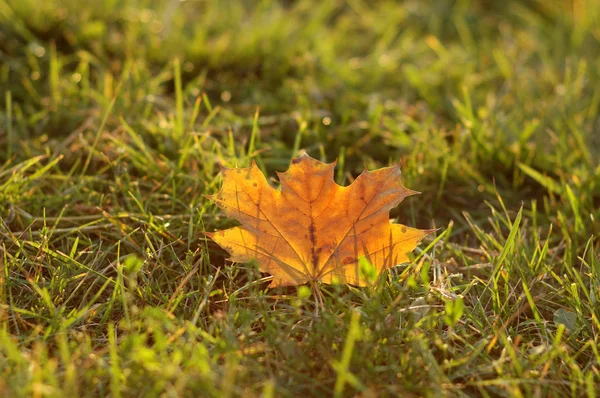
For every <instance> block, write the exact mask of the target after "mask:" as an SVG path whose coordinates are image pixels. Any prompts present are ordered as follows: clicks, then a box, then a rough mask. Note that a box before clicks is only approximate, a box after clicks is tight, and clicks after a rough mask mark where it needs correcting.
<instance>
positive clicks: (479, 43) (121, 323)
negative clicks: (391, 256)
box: [0, 0, 600, 397]
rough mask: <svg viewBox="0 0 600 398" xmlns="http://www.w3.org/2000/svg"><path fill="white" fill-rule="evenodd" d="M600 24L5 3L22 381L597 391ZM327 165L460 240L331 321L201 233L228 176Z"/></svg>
mask: <svg viewBox="0 0 600 398" xmlns="http://www.w3.org/2000/svg"><path fill="white" fill-rule="evenodd" d="M246 3H248V4H246ZM582 10H585V11H582ZM594 10H600V4H598V1H597V0H585V1H578V2H570V1H561V2H552V3H551V4H550V3H548V4H547V3H546V2H522V1H509V2H508V3H496V2H468V3H464V2H454V1H435V2H431V3H430V4H426V3H424V2H421V1H408V2H405V3H403V5H402V6H399V5H397V4H396V3H395V2H385V1H383V2H379V3H378V5H377V6H374V5H372V4H371V3H370V2H367V1H347V2H340V1H323V2H310V1H295V2H294V1H286V2H281V3H280V2H275V1H263V2H259V3H256V4H255V3H252V4H250V3H249V2H239V3H238V4H237V5H236V6H233V5H230V3H229V2H214V3H213V2H196V1H184V2H172V1H166V0H165V1H162V0H158V1H138V2H131V1H120V2H117V1H109V0H102V1H98V2H95V5H94V6H93V7H91V6H90V5H87V4H83V3H82V2H81V1H77V0H68V1H56V0H53V1H44V2H38V1H33V0H0V148H2V151H0V217H1V223H0V265H1V267H0V324H1V327H0V392H2V393H5V395H7V396H31V395H34V396H98V395H111V396H115V397H116V396H157V395H161V394H164V395H168V396H179V395H186V396H187V395H189V396H198V395H205V396H253V395H264V396H330V395H334V396H335V395H337V396H341V395H353V394H355V393H358V392H361V393H363V394H364V395H365V396H368V395H374V396H375V395H380V396H387V395H399V396H405V395H406V396H407V395H409V394H416V395H426V396H443V395H444V394H445V395H446V396H577V397H579V396H588V397H594V396H595V395H596V390H597V389H598V388H600V353H599V350H598V346H599V344H600V338H599V337H598V336H599V332H600V321H599V319H600V306H599V305H598V299H599V296H600V258H599V255H598V253H599V252H600V243H598V234H599V232H600V231H599V230H600V223H599V222H598V220H599V219H600V134H599V132H598V128H599V120H600V119H599V117H598V109H599V106H600V69H599V65H600V43H599V38H600V33H599V30H598V29H599V28H598V27H599V26H600V19H599V18H600V15H599V14H598V12H595V11H594ZM301 151H307V152H308V153H309V154H310V155H311V156H313V157H315V158H319V159H321V160H323V161H328V162H330V161H333V160H335V159H338V170H339V173H338V174H336V181H337V182H339V183H346V184H347V183H349V182H350V181H352V180H353V178H355V177H356V176H357V175H358V174H359V173H360V172H361V171H362V169H363V168H364V167H365V166H366V167H367V168H369V169H374V168H378V167H381V166H386V165H390V164H393V163H396V162H401V163H402V170H403V180H404V183H405V185H406V186H407V187H410V188H411V189H415V190H418V191H420V192H422V194H421V195H419V196H416V197H411V198H409V199H407V200H406V201H404V202H403V204H402V205H401V206H400V207H399V208H398V209H397V210H394V211H392V217H393V218H399V219H400V221H401V222H402V223H404V224H407V225H410V226H414V227H418V228H439V231H438V234H437V237H432V238H431V239H429V240H427V241H425V242H424V243H423V244H421V246H420V247H419V248H418V249H417V250H416V252H415V256H414V261H413V262H412V263H410V264H406V265H403V266H401V267H398V268H396V269H394V270H392V271H390V272H389V273H388V274H387V276H386V279H385V280H383V281H382V283H381V284H380V286H379V287H378V288H365V289H358V288H354V287H349V286H323V287H322V293H323V297H324V299H325V304H324V308H323V310H320V311H319V315H318V317H316V316H315V307H314V306H315V300H314V298H313V297H312V296H311V294H310V290H309V289H302V288H299V289H296V288H288V289H275V290H269V289H267V288H266V286H267V285H268V280H266V278H265V277H266V275H262V274H260V273H259V272H258V271H257V269H256V267H255V266H254V265H253V264H233V265H232V264H230V263H228V262H227V261H226V259H225V256H226V254H225V253H224V252H223V251H222V250H221V249H220V248H219V247H218V246H217V245H216V244H215V243H213V242H212V241H210V240H209V239H206V238H205V236H204V235H203V234H202V232H203V231H212V230H215V229H223V228H227V227H229V226H232V225H234V223H235V221H234V220H231V219H227V218H225V217H224V216H223V215H222V214H221V213H220V212H219V211H218V209H217V208H216V207H215V206H214V205H213V204H211V202H210V201H209V200H207V199H205V197H204V195H207V194H211V193H214V192H216V191H217V190H218V188H219V186H220V184H221V177H220V176H219V174H218V172H219V163H220V164H223V165H226V166H230V167H233V166H247V165H249V164H250V163H251V161H252V160H254V161H256V163H257V164H258V165H259V167H260V168H261V169H262V170H263V171H265V172H266V175H268V176H274V175H275V171H284V170H285V169H286V168H287V166H288V165H289V162H290V159H291V158H292V157H294V156H296V155H298V154H299V153H300V152H301ZM271 182H272V183H273V184H274V185H276V184H277V181H276V180H274V179H272V180H271Z"/></svg>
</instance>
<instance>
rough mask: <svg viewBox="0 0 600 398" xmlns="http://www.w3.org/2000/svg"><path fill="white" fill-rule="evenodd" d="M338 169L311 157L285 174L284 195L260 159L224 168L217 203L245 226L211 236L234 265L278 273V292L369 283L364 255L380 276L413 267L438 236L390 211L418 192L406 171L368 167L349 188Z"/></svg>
mask: <svg viewBox="0 0 600 398" xmlns="http://www.w3.org/2000/svg"><path fill="white" fill-rule="evenodd" d="M334 168H335V163H331V164H326V163H322V162H320V161H318V160H316V159H313V158H311V157H310V156H308V155H303V156H301V157H299V158H296V159H293V160H292V164H291V165H290V168H289V169H288V171H286V172H285V173H277V175H278V176H279V180H280V182H281V189H280V190H277V189H275V188H273V187H271V186H270V185H269V184H268V182H267V180H266V178H265V176H264V175H263V173H262V172H261V171H260V169H259V168H258V167H257V166H256V164H255V163H254V162H252V166H251V167H248V168H234V169H230V168H225V167H223V169H222V173H223V186H222V188H221V190H220V191H219V192H218V193H217V194H216V195H211V196H209V198H210V199H211V200H213V201H214V202H215V203H216V204H217V205H218V206H219V207H220V208H221V209H222V210H223V211H224V212H225V213H226V214H227V215H228V216H230V217H233V218H235V219H237V220H238V221H240V222H241V224H242V225H241V226H239V227H235V228H230V229H227V230H223V231H217V232H215V233H207V235H208V236H209V237H210V238H212V239H213V240H214V241H215V242H217V243H218V244H219V245H220V246H221V247H223V248H224V249H225V250H227V251H228V252H229V254H230V255H231V258H230V259H231V260H232V261H236V262H248V261H251V260H256V262H257V263H258V266H259V268H260V270H261V271H263V272H267V273H269V274H271V275H272V276H273V280H272V282H271V285H270V287H275V286H287V285H300V284H303V283H306V282H316V281H322V282H324V283H336V282H339V283H348V284H352V285H358V286H365V285H367V284H368V280H367V278H366V277H365V275H363V272H361V270H360V265H359V260H360V259H361V258H366V259H367V260H368V261H369V262H370V263H371V264H372V266H373V267H374V268H375V270H376V271H377V274H379V273H380V272H381V271H382V270H384V269H387V268H391V267H393V266H396V265H398V264H401V263H404V262H407V261H408V260H409V258H408V253H409V252H411V251H412V250H414V248H415V247H416V245H417V243H418V242H419V241H420V240H421V239H422V238H423V237H424V236H425V235H427V234H428V233H430V232H431V231H429V230H419V229H415V228H409V227H407V226H405V225H402V224H393V223H390V220H389V211H390V210H391V209H392V208H394V207H395V206H397V205H398V204H399V203H400V202H401V201H402V200H403V199H404V198H405V197H407V196H410V195H413V194H415V193H417V192H415V191H411V190H409V189H407V188H405V187H404V186H403V185H402V183H401V181H400V166H399V165H396V166H392V167H386V168H382V169H379V170H374V171H367V170H365V171H364V172H363V173H362V174H361V175H360V176H358V177H357V178H356V180H354V182H353V183H352V184H350V185H349V186H347V187H343V186H340V185H338V184H336V183H335V181H334V180H333V171H334Z"/></svg>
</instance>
